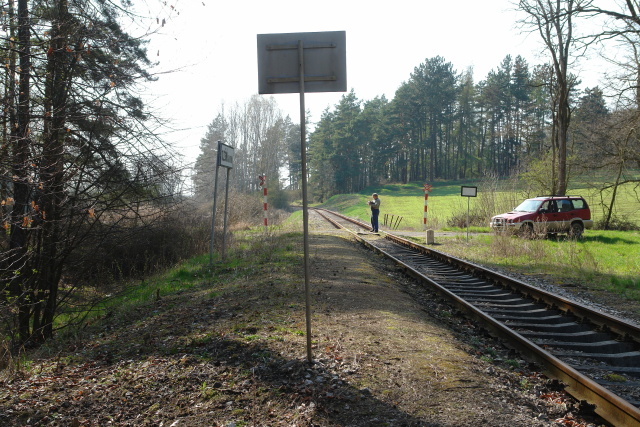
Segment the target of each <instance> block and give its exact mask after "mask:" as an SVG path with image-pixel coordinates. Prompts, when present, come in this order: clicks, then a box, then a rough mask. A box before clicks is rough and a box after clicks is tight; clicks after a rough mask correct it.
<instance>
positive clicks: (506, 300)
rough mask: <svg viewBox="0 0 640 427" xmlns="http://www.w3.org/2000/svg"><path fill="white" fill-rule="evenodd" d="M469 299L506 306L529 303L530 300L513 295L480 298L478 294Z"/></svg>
mask: <svg viewBox="0 0 640 427" xmlns="http://www.w3.org/2000/svg"><path fill="white" fill-rule="evenodd" d="M469 301H470V302H472V303H474V304H494V305H501V306H503V307H508V306H520V305H522V304H525V303H528V304H531V301H527V300H523V299H522V298H514V297H513V295H507V296H504V297H501V298H482V297H481V296H478V297H476V298H469Z"/></svg>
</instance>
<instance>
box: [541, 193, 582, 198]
mask: <svg viewBox="0 0 640 427" xmlns="http://www.w3.org/2000/svg"><path fill="white" fill-rule="evenodd" d="M538 197H582V196H572V195H570V194H567V195H565V196H560V195H558V194H555V195H554V194H551V195H543V196H536V198H538Z"/></svg>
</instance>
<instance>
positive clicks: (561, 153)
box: [518, 0, 591, 195]
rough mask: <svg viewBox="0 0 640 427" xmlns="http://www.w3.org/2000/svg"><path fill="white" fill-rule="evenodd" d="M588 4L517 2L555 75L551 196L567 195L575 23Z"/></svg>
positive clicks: (564, 0)
mask: <svg viewBox="0 0 640 427" xmlns="http://www.w3.org/2000/svg"><path fill="white" fill-rule="evenodd" d="M590 3H591V1H590V0H586V1H581V0H520V1H519V3H518V6H519V8H520V9H521V10H522V11H524V12H525V13H526V14H527V17H526V18H524V19H523V20H522V23H523V24H524V25H525V26H528V27H530V28H532V31H537V32H538V34H539V35H540V37H541V38H542V41H543V43H544V45H545V47H546V50H547V53H548V54H549V56H550V59H551V66H552V68H553V73H554V77H555V79H554V82H553V83H554V85H553V92H554V93H553V95H554V96H553V97H552V99H554V100H555V103H554V107H555V108H554V110H555V113H554V116H553V125H554V131H553V132H552V143H553V145H554V146H555V147H556V150H557V165H556V167H557V174H558V180H557V188H553V189H552V190H553V193H554V194H560V195H564V194H565V193H566V191H567V141H568V131H569V124H570V122H571V107H570V95H571V88H572V86H573V85H574V83H575V82H572V80H571V79H572V78H571V74H570V72H569V66H570V64H571V61H572V48H573V47H574V39H573V37H574V22H573V18H574V15H575V14H576V11H577V10H579V9H582V8H584V7H586V6H587V5H589V4H590Z"/></svg>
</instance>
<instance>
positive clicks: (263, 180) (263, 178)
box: [258, 175, 268, 233]
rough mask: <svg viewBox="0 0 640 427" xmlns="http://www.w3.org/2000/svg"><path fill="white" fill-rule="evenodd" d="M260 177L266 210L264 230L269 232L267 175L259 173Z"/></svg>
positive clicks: (263, 203)
mask: <svg viewBox="0 0 640 427" xmlns="http://www.w3.org/2000/svg"><path fill="white" fill-rule="evenodd" d="M258 179H259V180H260V187H262V197H263V200H262V210H263V212H264V218H263V224H264V232H265V233H266V232H267V228H268V221H267V219H268V216H267V175H259V176H258Z"/></svg>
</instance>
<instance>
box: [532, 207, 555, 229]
mask: <svg viewBox="0 0 640 427" xmlns="http://www.w3.org/2000/svg"><path fill="white" fill-rule="evenodd" d="M535 221H536V222H538V223H539V225H538V228H539V229H538V230H537V231H538V232H542V233H546V232H550V231H555V230H556V228H557V222H558V209H557V205H556V202H555V200H547V201H545V202H544V203H542V205H540V209H538V217H537V218H536V220H535Z"/></svg>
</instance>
